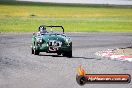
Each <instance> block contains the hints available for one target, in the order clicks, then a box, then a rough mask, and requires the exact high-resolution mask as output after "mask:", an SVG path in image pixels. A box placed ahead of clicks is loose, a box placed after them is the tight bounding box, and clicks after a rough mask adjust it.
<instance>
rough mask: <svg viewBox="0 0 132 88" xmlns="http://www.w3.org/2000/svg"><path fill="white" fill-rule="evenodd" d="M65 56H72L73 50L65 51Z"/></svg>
mask: <svg viewBox="0 0 132 88" xmlns="http://www.w3.org/2000/svg"><path fill="white" fill-rule="evenodd" d="M63 56H66V57H69V58H71V57H72V51H69V52H64V53H63Z"/></svg>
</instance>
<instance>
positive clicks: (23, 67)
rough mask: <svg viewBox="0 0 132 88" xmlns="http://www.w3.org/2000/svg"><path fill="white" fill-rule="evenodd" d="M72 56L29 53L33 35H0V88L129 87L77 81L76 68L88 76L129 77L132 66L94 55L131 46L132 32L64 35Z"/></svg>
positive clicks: (125, 62) (131, 84)
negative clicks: (112, 75)
mask: <svg viewBox="0 0 132 88" xmlns="http://www.w3.org/2000/svg"><path fill="white" fill-rule="evenodd" d="M66 34H67V35H69V36H70V37H71V38H72V41H73V57H72V58H67V57H62V56H57V55H56V54H47V53H40V55H39V56H35V55H32V54H31V48H30V46H31V37H32V33H0V88H82V87H83V88H132V83H129V84H86V85H84V86H79V85H78V84H77V82H76V74H77V68H78V66H79V65H82V67H83V68H84V69H85V70H86V71H87V73H88V74H130V75H132V63H131V62H127V61H118V60H116V61H115V60H109V59H103V58H102V57H100V58H98V57H97V56H96V55H95V53H96V52H98V51H104V50H107V49H116V48H121V47H126V46H130V45H131V44H132V33H66Z"/></svg>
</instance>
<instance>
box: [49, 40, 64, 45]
mask: <svg viewBox="0 0 132 88" xmlns="http://www.w3.org/2000/svg"><path fill="white" fill-rule="evenodd" d="M48 44H49V46H50V47H61V45H62V42H60V41H56V40H50V41H49V43H48Z"/></svg>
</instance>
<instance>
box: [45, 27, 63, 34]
mask: <svg viewBox="0 0 132 88" xmlns="http://www.w3.org/2000/svg"><path fill="white" fill-rule="evenodd" d="M45 27H51V28H52V27H61V28H62V30H63V34H64V28H63V26H45Z"/></svg>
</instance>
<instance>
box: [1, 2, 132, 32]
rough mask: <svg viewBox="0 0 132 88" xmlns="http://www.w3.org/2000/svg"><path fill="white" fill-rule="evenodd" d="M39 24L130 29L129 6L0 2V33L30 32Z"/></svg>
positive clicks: (94, 29) (76, 29) (78, 28)
mask: <svg viewBox="0 0 132 88" xmlns="http://www.w3.org/2000/svg"><path fill="white" fill-rule="evenodd" d="M42 24H44V25H62V26H64V28H65V31H67V32H132V8H119V7H118V8H117V7H97V6H96V7H94V6H86V5H85V6H83V5H82V6H77V5H75V6H74V5H73V6H72V5H69V6H68V5H54V4H42V3H41V4H40V3H37V4H35V3H33V4H32V3H24V4H23V3H14V4H13V3H11V4H10V3H8V4H5V3H0V32H33V31H37V28H38V26H39V25H42Z"/></svg>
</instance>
